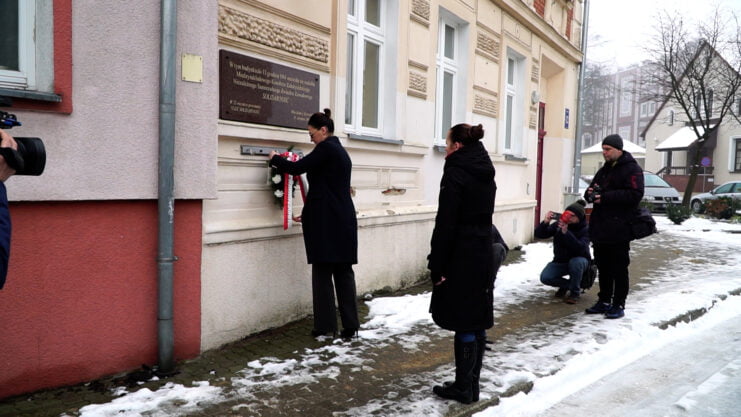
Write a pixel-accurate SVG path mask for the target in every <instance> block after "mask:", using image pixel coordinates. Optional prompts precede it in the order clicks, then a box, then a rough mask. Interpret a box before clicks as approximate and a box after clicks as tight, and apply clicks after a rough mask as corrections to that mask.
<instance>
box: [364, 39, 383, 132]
mask: <svg viewBox="0 0 741 417" xmlns="http://www.w3.org/2000/svg"><path fill="white" fill-rule="evenodd" d="M380 52H381V47H380V46H378V45H376V44H373V43H370V42H365V68H363V126H365V127H373V128H377V127H378V104H379V103H378V95H379V89H380V85H379V81H380V80H379V75H380V56H381V54H380Z"/></svg>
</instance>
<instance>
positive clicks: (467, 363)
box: [432, 340, 478, 404]
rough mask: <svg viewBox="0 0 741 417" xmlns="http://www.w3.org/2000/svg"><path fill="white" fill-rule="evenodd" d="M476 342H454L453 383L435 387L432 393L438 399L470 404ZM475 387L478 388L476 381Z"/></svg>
mask: <svg viewBox="0 0 741 417" xmlns="http://www.w3.org/2000/svg"><path fill="white" fill-rule="evenodd" d="M477 345H478V343H477V342H476V341H473V342H459V341H457V340H456V341H455V345H454V346H455V382H453V383H452V384H443V385H436V386H434V387H433V388H432V391H433V392H434V393H435V394H437V395H438V396H440V397H443V398H447V399H450V400H456V401H458V402H461V403H463V404H470V403H471V401H472V400H473V392H472V391H473V389H472V388H473V374H474V368H475V366H476V361H477V358H478V354H477V351H478V349H477ZM476 386H477V387H478V381H477V384H476Z"/></svg>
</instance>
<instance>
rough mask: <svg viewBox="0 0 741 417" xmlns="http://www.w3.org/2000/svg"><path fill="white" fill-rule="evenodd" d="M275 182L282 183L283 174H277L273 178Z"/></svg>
mask: <svg viewBox="0 0 741 417" xmlns="http://www.w3.org/2000/svg"><path fill="white" fill-rule="evenodd" d="M272 180H273V182H274V183H276V184H280V182H281V181H283V176H282V175H280V174H275V176H273V178H272Z"/></svg>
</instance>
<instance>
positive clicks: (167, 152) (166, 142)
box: [157, 0, 177, 375]
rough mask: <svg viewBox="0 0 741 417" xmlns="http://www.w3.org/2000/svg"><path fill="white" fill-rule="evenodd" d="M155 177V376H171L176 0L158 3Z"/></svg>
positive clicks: (172, 370)
mask: <svg viewBox="0 0 741 417" xmlns="http://www.w3.org/2000/svg"><path fill="white" fill-rule="evenodd" d="M160 15H161V16H160V18H161V33H160V94H159V95H160V97H159V178H158V191H157V210H158V218H157V228H158V242H157V263H158V294H157V351H158V364H159V365H158V367H157V373H158V374H161V375H170V374H172V373H174V368H175V366H174V363H175V361H174V354H173V352H174V345H175V343H174V340H175V338H174V331H173V301H172V300H173V264H174V262H175V260H176V258H175V256H174V255H173V246H174V244H173V241H174V240H173V235H174V233H173V229H174V227H173V226H174V217H175V204H174V199H173V189H174V183H175V180H174V169H173V166H174V159H175V47H176V44H177V3H176V0H162V1H161V10H160Z"/></svg>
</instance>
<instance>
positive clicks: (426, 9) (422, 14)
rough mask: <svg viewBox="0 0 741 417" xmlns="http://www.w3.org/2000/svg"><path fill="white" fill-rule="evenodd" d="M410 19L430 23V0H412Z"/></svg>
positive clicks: (425, 23) (424, 23)
mask: <svg viewBox="0 0 741 417" xmlns="http://www.w3.org/2000/svg"><path fill="white" fill-rule="evenodd" d="M411 18H412V20H417V21H419V20H421V21H420V22H419V23H422V24H423V25H429V24H430V2H429V1H428V0H412V15H411Z"/></svg>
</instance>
